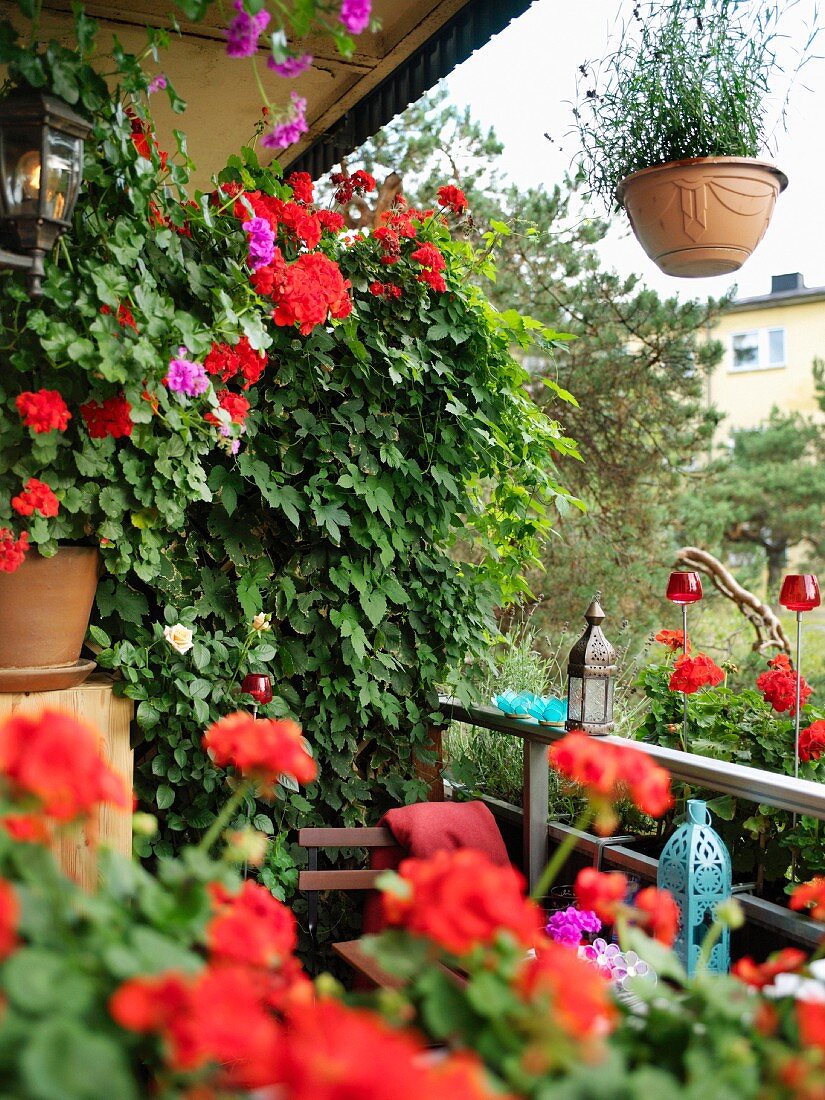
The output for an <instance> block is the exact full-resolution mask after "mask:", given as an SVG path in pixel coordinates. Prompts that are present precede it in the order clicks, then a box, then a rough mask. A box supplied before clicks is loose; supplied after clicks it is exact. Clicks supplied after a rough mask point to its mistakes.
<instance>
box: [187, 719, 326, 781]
mask: <svg viewBox="0 0 825 1100" xmlns="http://www.w3.org/2000/svg"><path fill="white" fill-rule="evenodd" d="M203 747H204V748H205V749H206V750H207V751H208V752H209V755H210V756H211V757H212V759H213V760H214V761H215V763H216V764H217V765H218V767H221V768H225V767H228V766H230V765H231V766H232V767H235V768H237V769H238V771H239V772H240V773H241V774H242V775H243V776H245V777H246V778H249V779H254V780H256V781H257V782H258V783H260V784H262V785H263V786H264V787H271V786H273V785H274V784H275V783H276V782H277V780H278V777H279V776H280V775H284V774H286V775H291V776H293V777H294V778H295V779H297V781H298V782H299V783H311V782H312V781H313V779H315V777H316V775H317V774H318V766H317V764H316V763H315V761H314V760H313V759H312V757H311V756H310V755H309V753H308V752H307V750H306V746H305V744H304V739H303V737H302V736H301V727H300V726H299V725H298V724H297V723H296V722H293V721H291V720H290V719H289V718H253V717H252V715H251V714H246V713H244V712H243V711H238V712H237V713H235V714H229V715H227V717H226V718H221V719H220V720H219V721H218V722H215V723H213V725H211V726H209V728H208V729H207V731H206V733H205V734H204V736H203Z"/></svg>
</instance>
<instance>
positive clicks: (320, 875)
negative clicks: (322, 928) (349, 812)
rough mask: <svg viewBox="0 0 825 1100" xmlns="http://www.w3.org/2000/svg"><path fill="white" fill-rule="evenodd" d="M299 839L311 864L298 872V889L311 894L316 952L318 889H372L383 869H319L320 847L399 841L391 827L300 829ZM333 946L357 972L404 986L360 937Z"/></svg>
mask: <svg viewBox="0 0 825 1100" xmlns="http://www.w3.org/2000/svg"><path fill="white" fill-rule="evenodd" d="M298 843H299V844H300V846H301V847H302V848H306V849H307V855H308V862H309V868H308V870H306V871H301V872H300V873H299V875H298V889H299V890H302V891H303V892H304V893H305V894H306V895H307V923H308V928H309V935H310V940H311V941H312V947H313V953H314V951H315V945H316V936H317V933H318V893H319V891H321V890H372V889H373V888H374V886H375V880H376V879H377V878H378V876H379V875H380V874H381V872H380V871H371V870H345V869H335V868H333V869H330V870H325V871H319V870H318V849H319V848H391V847H392V846H393V845H394V844H395V840H394V838H393V835H392V833H391V832H390V831H389V829H368V828H360V827H358V828H351V829H300V830H299V832H298ZM332 950H333V951H334V952H335V953H336V955H338V956H339V957H340V958H342V959H343V960H344V961H345V962H346V963H347V964H348V965H349V966H350V967H351V968H352V969H353V970H354V971H355V972H356V974H360V975H361V976H362V977H364V978H366V979H368V980H369V981H370V982H373V983H374V984H375V985H377V986H380V987H381V988H382V989H400V988H401V985H402V983H401V982H400V981H399V980H398V979H397V978H393V977H392V976H391V975H390V974H387V973H386V972H385V971H384V970H382V969H381V967H380V966H379V965H378V964H377V963H376V962H375V960H374V959H372V958H370V956H369V955H367V954H365V952H364V950H363V948H362V947H361V944H360V942H359V941H358V940H347V941H344V942H341V943H334V944H333V945H332Z"/></svg>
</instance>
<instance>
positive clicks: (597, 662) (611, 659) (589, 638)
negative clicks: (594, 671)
mask: <svg viewBox="0 0 825 1100" xmlns="http://www.w3.org/2000/svg"><path fill="white" fill-rule="evenodd" d="M584 618H585V621H586V622H587V629H586V630H585V632H584V634H582V636H581V638H579V640H578V641H577V642H576V643H575V644H574V645H573V648H572V649H571V650H570V657H569V662H570V664H571V665H575V666H583V665H587V666H588V667H590V668H592V667H594V666H596V667H600V666H601V667H604V668H612V667H614V666H615V664H616V650H615V649H614V648H613V646H612V645H611V644H610V642H609V641H608V640H607V638H605V636H604V634H603V633H602V629H601V624H602V623H603V622H604V620H605V614H604V611H603V610H602V605H601V604H600V603H599V601H598V598H595V597H594V599H593V600H591V603H590V606H589V607H588V609H587V611H586V612H585V615H584Z"/></svg>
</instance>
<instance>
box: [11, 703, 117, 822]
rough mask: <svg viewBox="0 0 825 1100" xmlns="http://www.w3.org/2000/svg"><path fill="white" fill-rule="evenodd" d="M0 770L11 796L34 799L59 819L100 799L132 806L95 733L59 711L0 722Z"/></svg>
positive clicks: (89, 808)
mask: <svg viewBox="0 0 825 1100" xmlns="http://www.w3.org/2000/svg"><path fill="white" fill-rule="evenodd" d="M0 774H2V775H3V777H4V779H5V781H6V783H7V785H8V787H9V789H10V791H11V793H12V795H13V796H14V797H15V798H18V799H22V800H27V799H29V798H34V799H36V800H37V803H38V805H39V808H40V809H41V810H42V812H43V813H45V814H47V815H48V816H49V817H53V818H56V819H57V820H58V821H73V820H74V819H75V818H77V817H80V816H84V815H87V814H89V813H91V812H92V810H94V809H96V808H97V806H98V804H99V803H101V802H106V803H109V804H111V805H113V806H118V807H119V808H121V809H128V808H129V807H130V806H131V800H130V798H129V796H128V793H127V790H126V784H125V782H124V780H123V778H122V777H121V776H120V775H118V774H117V773H116V772H114V771H112V770H111V768H109V766H108V765H107V764H106V763H105V762H104V760H103V758H102V756H101V753H100V739H99V737H98V735H97V733H96V732H95V731H94V730H93V729H92V727H91V726H87V725H85V724H84V723H83V722H78V721H77V719H75V718H72V717H71V716H70V715H68V714H62V713H61V712H60V711H55V710H44V711H41V712H40V713H39V714H37V715H28V714H15V715H13V716H12V717H11V718H7V719H5V721H3V722H2V723H0Z"/></svg>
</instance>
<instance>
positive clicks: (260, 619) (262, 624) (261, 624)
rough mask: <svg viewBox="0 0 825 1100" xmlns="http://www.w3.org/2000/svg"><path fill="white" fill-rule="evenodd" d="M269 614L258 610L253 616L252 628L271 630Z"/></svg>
mask: <svg viewBox="0 0 825 1100" xmlns="http://www.w3.org/2000/svg"><path fill="white" fill-rule="evenodd" d="M271 618H272V616H271V615H267V614H265V613H264V612H263V611H259V612H258V614H257V615H256V616H255V618H254V619H253V620H252V629H253V630H261V631H264V630H271V629H272V624H271V623H270V621H269V620H270V619H271Z"/></svg>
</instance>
